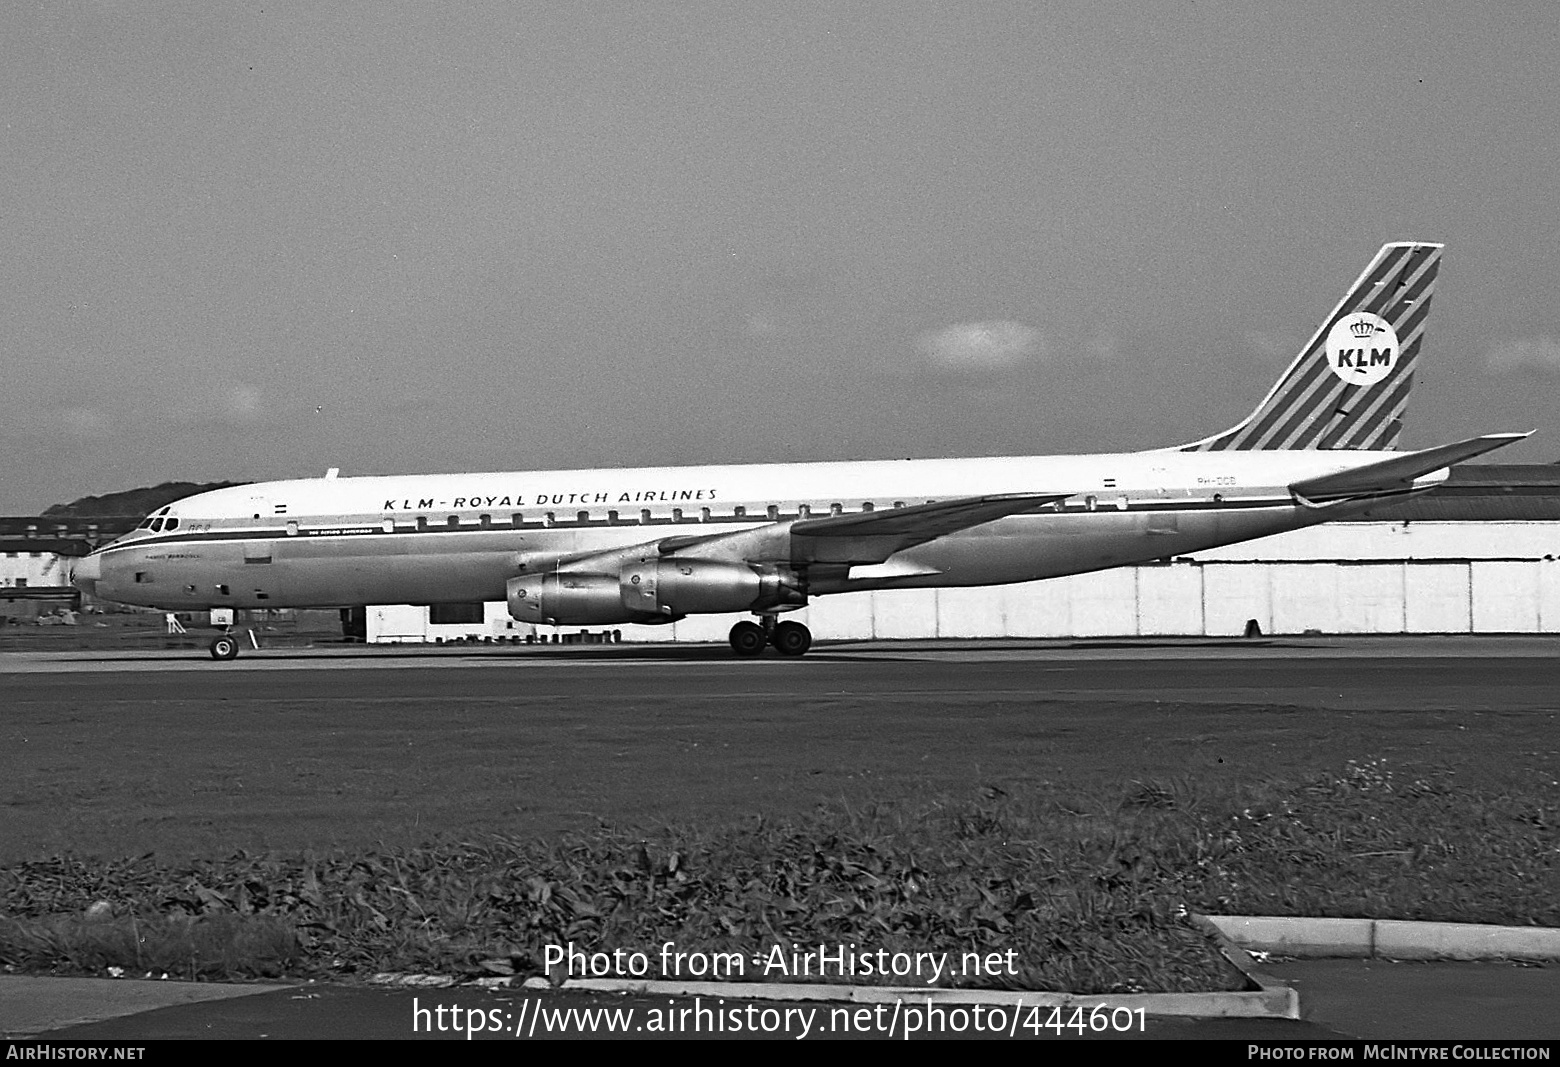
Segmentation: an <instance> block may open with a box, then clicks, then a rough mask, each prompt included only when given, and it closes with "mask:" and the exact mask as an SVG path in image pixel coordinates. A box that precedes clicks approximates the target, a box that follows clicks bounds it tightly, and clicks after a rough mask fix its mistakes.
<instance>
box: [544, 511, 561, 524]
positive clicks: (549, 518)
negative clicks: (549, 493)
mask: <svg viewBox="0 0 1560 1067" xmlns="http://www.w3.org/2000/svg"><path fill="white" fill-rule="evenodd" d="M542 524H543V525H544V526H556V525H558V513H557V512H555V511H549V512H548V513H547V514H546V515H545V516H543V518H542Z"/></svg>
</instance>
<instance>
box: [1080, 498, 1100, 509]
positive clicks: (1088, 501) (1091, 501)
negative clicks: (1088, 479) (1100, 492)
mask: <svg viewBox="0 0 1560 1067" xmlns="http://www.w3.org/2000/svg"><path fill="white" fill-rule="evenodd" d="M1098 505H1099V499H1098V498H1096V497H1092V496H1086V497H1084V498H1083V507H1084V510H1086V511H1093V510H1094V509H1095V508H1096V507H1097V506H1098Z"/></svg>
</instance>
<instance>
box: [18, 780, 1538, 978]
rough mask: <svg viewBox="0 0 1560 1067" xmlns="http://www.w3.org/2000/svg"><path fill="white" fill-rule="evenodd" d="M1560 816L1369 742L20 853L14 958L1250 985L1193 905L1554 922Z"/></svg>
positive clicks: (336, 971)
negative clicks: (909, 959) (703, 803)
mask: <svg viewBox="0 0 1560 1067" xmlns="http://www.w3.org/2000/svg"><path fill="white" fill-rule="evenodd" d="M1557 826H1560V785H1555V784H1553V783H1551V784H1550V785H1549V786H1548V787H1547V788H1544V789H1538V790H1526V791H1519V792H1512V791H1494V790H1489V789H1483V788H1469V787H1467V786H1463V785H1460V784H1458V783H1457V782H1456V780H1455V776H1453V775H1450V774H1445V775H1439V776H1438V775H1414V776H1406V775H1404V774H1402V773H1400V772H1397V771H1395V770H1394V769H1393V768H1392V767H1391V766H1390V765H1389V764H1387V763H1385V762H1383V761H1381V760H1368V761H1364V762H1357V763H1350V764H1346V765H1345V766H1344V767H1343V768H1341V769H1340V770H1337V771H1335V772H1330V773H1327V774H1316V775H1310V776H1305V777H1301V778H1291V779H1283V780H1270V781H1266V782H1262V783H1257V784H1254V785H1251V786H1246V787H1230V786H1226V785H1222V784H1217V785H1213V786H1209V785H1207V784H1202V783H1198V782H1196V781H1193V780H1190V779H1171V780H1142V781H1133V782H1128V783H1124V784H1122V785H1121V786H1120V787H1119V788H1118V789H1116V790H1114V791H1113V792H1112V793H1111V794H1110V795H1108V796H1105V795H1098V794H1096V795H1089V794H1080V793H1077V792H1075V791H1069V790H1058V789H1055V788H1050V787H1045V786H1032V785H1023V786H1017V787H1014V788H1013V789H1007V790H1005V789H1002V788H999V787H994V786H993V787H986V788H985V789H984V790H982V791H981V793H980V794H979V795H976V796H973V797H966V798H962V799H958V800H947V799H931V800H926V799H917V798H914V797H911V796H903V795H901V796H899V797H896V798H891V799H880V800H878V801H874V802H870V803H866V804H842V803H836V804H832V805H827V806H823V807H820V808H818V809H816V810H815V811H813V812H810V813H808V814H805V815H802V816H797V817H791V818H786V819H783V820H777V821H769V820H764V819H758V818H750V819H738V820H735V821H730V822H727V823H725V824H723V825H719V826H717V827H714V828H699V827H698V826H694V825H689V824H674V825H669V826H665V827H663V828H661V829H659V830H656V831H653V832H648V833H646V832H643V831H638V830H633V829H624V828H621V827H612V826H601V827H598V828H597V829H595V830H594V831H590V832H570V833H565V834H562V835H557V836H551V837H546V838H526V839H521V838H514V837H504V836H489V837H486V838H482V839H480V840H470V841H449V842H443V843H434V844H431V845H427V846H423V847H416V848H390V849H380V850H366V849H360V850H352V851H333V852H329V853H323V854H315V853H312V852H307V851H303V852H292V853H274V854H269V855H263V856H261V855H249V854H246V853H236V854H234V855H232V856H229V857H227V858H226V859H222V860H206V861H196V862H190V863H174V864H163V863H158V862H156V861H155V860H154V859H153V858H151V857H142V858H139V859H125V860H92V859H85V858H80V857H70V856H62V857H56V858H53V859H49V860H46V861H38V862H29V863H20V864H15V865H13V866H10V867H8V868H4V869H0V915H4V916H8V917H9V918H6V919H3V920H0V962H3V963H4V965H5V966H7V967H9V968H14V969H21V970H28V971H55V972H71V973H84V972H85V973H102V971H103V969H105V968H107V967H120V968H123V969H124V970H125V971H126V972H131V973H136V974H139V973H143V972H147V971H150V972H154V973H157V972H159V971H167V972H168V973H170V974H174V975H180V976H185V975H193V976H195V977H213V978H214V977H238V978H262V977H276V976H279V975H283V974H286V975H290V976H297V977H306V976H307V977H331V978H340V979H351V978H354V977H361V976H364V975H369V974H372V973H375V972H379V971H412V972H433V973H457V974H478V973H494V972H499V973H509V972H512V973H516V974H520V975H528V974H538V973H541V972H542V969H543V968H542V964H543V962H544V954H545V952H546V950H547V947H548V946H549V945H564V944H567V943H570V942H572V943H574V944H575V945H576V946H577V947H578V948H579V949H580V950H582V951H586V952H595V951H609V952H610V951H611V950H613V949H616V948H621V949H625V950H630V951H633V950H638V951H642V952H644V953H645V954H646V956H647V957H648V958H649V960H650V962H651V964H652V970H653V971H654V970H656V969H658V964H659V962H660V957H659V949H660V946H661V945H662V944H663V943H664V942H668V941H670V942H674V943H675V944H676V946H677V948H678V949H679V950H681V951H684V952H693V951H723V952H724V951H736V952H741V953H742V954H743V955H744V956H751V955H752V954H754V953H766V952H768V951H770V949H771V948H772V946H774V945H781V946H785V947H787V948H788V947H789V946H790V945H792V944H793V943H794V944H799V945H802V946H814V945H820V944H821V945H828V946H833V945H837V944H844V945H850V944H852V943H854V944H856V945H858V946H861V947H862V948H863V949H867V950H871V951H874V952H875V951H876V950H878V949H883V950H886V951H889V952H893V951H899V950H904V951H911V952H916V951H919V952H926V951H947V952H950V953H952V954H954V957H955V958H958V956H959V955H960V954H961V953H964V952H968V951H979V952H982V953H986V952H1006V951H1008V950H1010V949H1011V950H1013V952H1014V958H1015V960H1016V961H1017V964H1018V971H1017V973H1016V974H1010V975H1004V976H1000V977H999V978H997V979H995V980H992V979H984V980H980V981H974V982H967V981H962V980H961V981H960V982H958V983H957V984H974V985H987V986H991V985H995V986H998V987H1013V988H1023V989H1058V990H1072V991H1077V992H1127V991H1176V990H1189V989H1210V988H1238V987H1239V978H1238V976H1236V975H1234V974H1233V972H1232V971H1231V970H1230V969H1229V968H1228V966H1227V965H1226V964H1225V963H1224V962H1223V961H1222V960H1221V959H1220V958H1219V957H1218V955H1217V954H1216V953H1215V952H1213V951H1212V950H1211V948H1210V946H1209V944H1208V943H1207V942H1206V941H1205V940H1204V939H1203V938H1202V937H1201V936H1200V935H1199V934H1198V933H1196V932H1195V931H1194V930H1193V929H1192V928H1191V927H1190V925H1189V924H1188V922H1187V920H1186V916H1187V913H1188V912H1189V911H1193V912H1195V911H1204V912H1214V913H1221V912H1222V913H1246V914H1307V915H1350V916H1364V917H1389V916H1390V917H1394V918H1407V919H1437V920H1448V921H1467V922H1493V923H1508V924H1518V925H1526V924H1537V925H1550V926H1556V925H1560V834H1557V833H1556V827H1557ZM98 902H104V903H102V904H99V903H98ZM94 904H96V905H97V907H96V908H94V907H93V906H94ZM105 904H106V906H105ZM89 909H91V910H92V911H91V917H89ZM127 932H128V936H127ZM750 967H751V965H750ZM685 976H686V975H685ZM747 977H748V978H750V979H752V978H755V977H762V976H761V975H756V974H755V973H754V971H753V970H752V969H749V970H748V971H747ZM770 977H776V978H778V977H782V976H779V975H771V976H770Z"/></svg>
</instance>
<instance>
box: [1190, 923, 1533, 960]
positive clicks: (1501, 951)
mask: <svg viewBox="0 0 1560 1067" xmlns="http://www.w3.org/2000/svg"><path fill="white" fill-rule="evenodd" d="M1206 920H1207V922H1208V923H1209V924H1210V925H1211V926H1213V927H1214V928H1215V929H1217V930H1218V931H1219V932H1220V933H1221V934H1223V935H1224V936H1225V937H1227V938H1229V939H1230V940H1231V941H1233V942H1234V943H1235V944H1237V945H1239V946H1241V947H1242V948H1244V949H1247V950H1250V951H1255V952H1268V953H1272V954H1273V955H1276V956H1294V957H1298V958H1301V959H1328V958H1331V959H1388V960H1512V959H1518V960H1560V930H1557V929H1553V928H1550V927H1542V926H1486V925H1483V924H1479V923H1441V922H1407V921H1404V920H1399V919H1312V918H1292V917H1287V916H1278V915H1209V916H1206Z"/></svg>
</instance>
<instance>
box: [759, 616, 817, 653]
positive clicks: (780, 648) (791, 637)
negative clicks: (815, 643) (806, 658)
mask: <svg viewBox="0 0 1560 1067" xmlns="http://www.w3.org/2000/svg"><path fill="white" fill-rule="evenodd" d="M769 643H770V644H772V645H774V646H775V650H776V651H777V652H779V653H780V654H781V655H782V656H800V655H803V654H805V653H806V651H807V650H808V649H809V648H811V647H812V631H811V630H809V629H808V628H807V627H805V626H803V625H802V624H801V623H799V622H778V623H775V632H774V634H773V635H772V636H771V637H770V638H769Z"/></svg>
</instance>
